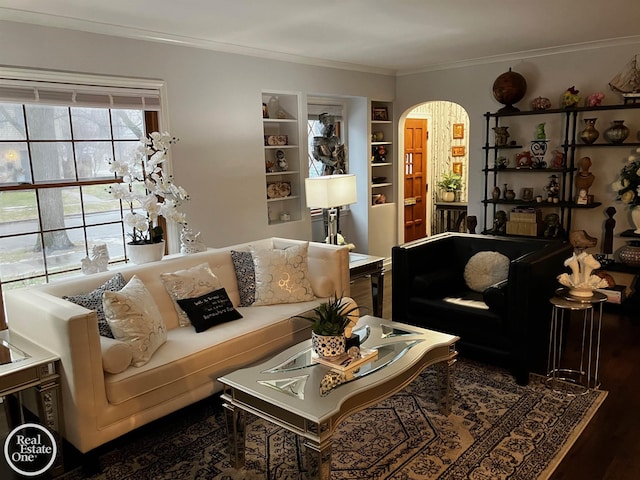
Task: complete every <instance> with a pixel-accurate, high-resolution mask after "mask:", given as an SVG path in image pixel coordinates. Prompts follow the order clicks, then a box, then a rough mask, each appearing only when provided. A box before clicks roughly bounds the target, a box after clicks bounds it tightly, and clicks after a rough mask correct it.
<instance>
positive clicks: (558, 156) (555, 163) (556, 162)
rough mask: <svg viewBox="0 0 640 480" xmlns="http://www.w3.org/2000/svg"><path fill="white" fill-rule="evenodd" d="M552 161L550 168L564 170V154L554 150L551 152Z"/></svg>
mask: <svg viewBox="0 0 640 480" xmlns="http://www.w3.org/2000/svg"><path fill="white" fill-rule="evenodd" d="M551 154H552V155H553V159H552V160H551V168H564V167H565V165H566V163H565V161H564V152H561V151H560V150H554V151H553V152H551Z"/></svg>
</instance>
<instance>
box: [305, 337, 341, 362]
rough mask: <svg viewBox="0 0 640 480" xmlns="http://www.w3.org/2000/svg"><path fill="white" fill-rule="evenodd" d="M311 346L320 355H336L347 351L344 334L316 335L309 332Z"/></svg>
mask: <svg viewBox="0 0 640 480" xmlns="http://www.w3.org/2000/svg"><path fill="white" fill-rule="evenodd" d="M311 348H312V349H313V351H314V352H315V353H316V355H318V356H320V357H337V356H339V355H342V354H343V353H345V352H346V351H347V341H346V339H345V337H344V335H318V334H317V333H315V332H311Z"/></svg>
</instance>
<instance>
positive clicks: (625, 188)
mask: <svg viewBox="0 0 640 480" xmlns="http://www.w3.org/2000/svg"><path fill="white" fill-rule="evenodd" d="M611 188H613V190H615V191H616V192H617V193H618V197H617V198H616V199H617V200H620V201H622V202H624V203H626V204H627V205H629V206H631V207H635V206H637V205H640V148H638V149H636V153H634V154H631V155H629V159H628V161H627V163H626V165H625V166H624V167H622V170H620V176H619V178H618V180H616V181H615V182H613V184H612V185H611Z"/></svg>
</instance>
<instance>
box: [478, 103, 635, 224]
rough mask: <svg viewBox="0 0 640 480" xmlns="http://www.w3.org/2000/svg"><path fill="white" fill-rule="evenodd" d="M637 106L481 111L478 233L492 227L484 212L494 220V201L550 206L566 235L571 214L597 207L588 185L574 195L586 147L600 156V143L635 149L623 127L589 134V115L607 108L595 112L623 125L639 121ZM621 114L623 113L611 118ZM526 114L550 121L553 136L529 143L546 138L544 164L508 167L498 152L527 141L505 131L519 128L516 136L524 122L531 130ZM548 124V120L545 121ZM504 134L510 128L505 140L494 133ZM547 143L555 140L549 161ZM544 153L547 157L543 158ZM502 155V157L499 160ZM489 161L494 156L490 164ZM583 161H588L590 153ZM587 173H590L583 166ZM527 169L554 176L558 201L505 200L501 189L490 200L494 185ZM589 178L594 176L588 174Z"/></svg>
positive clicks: (592, 121)
mask: <svg viewBox="0 0 640 480" xmlns="http://www.w3.org/2000/svg"><path fill="white" fill-rule="evenodd" d="M638 108H640V104H627V105H599V106H593V107H574V108H556V109H547V110H532V111H517V112H496V113H489V112H487V113H486V114H485V120H486V132H485V145H484V146H483V147H482V148H483V150H484V152H485V164H484V167H483V169H482V172H483V173H484V177H485V190H484V199H483V201H482V203H483V205H484V229H483V231H484V232H490V231H492V228H490V227H491V225H490V223H491V221H492V220H491V215H489V214H490V213H492V214H493V218H494V219H495V215H496V212H497V206H498V205H513V206H524V207H526V206H528V207H534V208H544V209H555V210H556V211H557V213H558V216H559V219H560V225H561V226H562V230H563V231H564V232H565V234H566V233H567V232H569V231H570V230H571V224H572V215H573V213H572V212H574V211H579V210H584V209H593V208H596V207H599V206H601V205H602V203H601V202H597V201H594V199H593V197H592V196H590V195H587V194H588V187H587V188H586V190H582V188H583V187H580V189H581V190H580V192H581V194H584V195H585V196H584V197H581V198H578V186H577V185H578V183H577V182H578V180H580V179H579V178H578V175H579V174H580V173H582V172H583V171H584V170H583V171H581V169H580V168H579V167H580V162H581V161H583V160H584V158H583V154H588V153H589V152H588V149H590V148H595V149H597V150H596V151H597V152H599V155H600V154H601V152H604V150H602V149H603V148H605V147H627V148H637V147H640V142H638V141H629V140H632V139H633V140H635V139H634V138H632V135H631V134H629V133H627V136H625V132H624V131H622V134H620V133H619V132H615V133H616V135H613V134H612V135H608V137H609V138H607V136H605V135H604V131H605V128H606V127H600V129H601V131H600V132H597V133H595V134H593V132H592V131H589V132H586V131H587V130H592V129H594V128H595V126H594V125H596V120H597V118H595V119H594V118H593V117H596V114H600V113H602V114H604V113H605V112H610V114H609V116H607V115H598V116H601V117H602V118H603V119H604V121H608V122H609V123H610V124H611V125H612V126H616V128H619V126H620V125H621V124H624V123H625V122H627V121H629V122H631V121H632V119H638V115H637V114H638V112H640V110H637V109H638ZM623 112H624V113H625V115H615V116H614V117H612V116H611V115H614V114H618V113H623ZM545 116H547V117H545ZM527 117H530V118H531V121H540V120H543V121H548V122H551V125H552V129H553V130H554V134H553V135H550V136H549V137H550V138H541V139H536V138H534V139H532V140H531V146H532V147H533V144H534V143H536V142H538V143H539V142H545V149H544V152H543V154H542V156H541V157H540V159H541V160H544V162H543V163H542V164H541V165H542V167H543V168H535V166H534V168H530V167H531V165H524V166H520V165H519V164H518V163H516V166H513V164H511V165H509V159H506V160H505V158H506V157H503V156H502V155H503V154H502V153H501V151H502V150H505V151H507V152H508V151H509V150H518V149H526V148H527V146H526V145H527V144H526V142H522V141H511V142H507V141H506V140H507V139H508V138H509V133H511V132H509V128H513V129H518V128H520V129H521V130H519V131H518V132H517V133H516V135H518V136H521V135H522V131H523V130H522V129H525V130H526V126H529V127H531V128H532V124H531V123H527V122H526V121H525V120H526V118H527ZM503 124H504V125H503ZM538 125H540V124H538ZM541 125H542V131H543V132H544V125H545V123H542V124H541ZM547 125H549V123H547ZM493 132H495V135H496V137H495V140H493V139H490V135H491V133H493ZM505 132H509V133H507V138H506V139H505V138H504V135H503V136H502V137H499V134H504V133H505ZM585 132H586V133H585ZM554 140H555V141H554ZM551 141H554V145H555V146H556V148H555V149H554V150H552V153H554V155H553V156H552V161H551V162H549V163H547V162H548V160H547V159H548V154H547V148H548V149H549V150H551V148H550V147H548V142H551ZM496 142H498V144H496ZM520 144H524V146H521V145H520ZM532 150H533V149H531V151H530V153H533V152H532ZM523 153H525V152H523ZM545 155H547V156H546V157H545ZM501 158H502V159H503V160H500V159H501ZM491 160H493V163H492V164H491ZM530 160H531V159H527V158H525V161H528V162H529V161H530ZM588 160H589V162H590V158H589V157H588ZM560 161H562V163H559V162H560ZM557 162H558V163H557ZM539 165H540V164H539ZM589 165H590V163H589ZM586 172H587V173H589V171H588V168H587V170H586ZM531 173H534V174H540V173H546V174H548V175H555V177H556V182H557V184H558V186H557V190H556V191H557V197H558V201H556V202H548V201H546V199H543V201H542V202H528V201H522V200H518V199H514V200H508V199H506V198H504V196H503V193H501V198H497V199H496V198H495V197H494V198H491V197H492V195H491V193H492V191H491V189H495V188H496V187H498V185H500V186H501V185H503V184H505V183H508V184H509V185H511V186H512V188H513V182H514V181H521V180H522V178H525V177H522V178H521V177H520V175H522V174H531ZM503 175H505V177H504V178H500V181H498V177H502V176H503ZM583 176H587V175H583ZM591 177H592V178H593V176H591ZM526 178H531V179H533V178H535V176H534V177H529V176H526ZM505 179H508V180H505ZM592 181H593V180H591V182H592ZM545 188H547V187H545ZM550 211H552V210H550Z"/></svg>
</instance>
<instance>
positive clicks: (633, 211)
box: [631, 205, 640, 233]
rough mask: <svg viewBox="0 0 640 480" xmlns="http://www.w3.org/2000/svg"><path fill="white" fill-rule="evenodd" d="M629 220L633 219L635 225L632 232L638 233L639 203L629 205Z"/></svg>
mask: <svg viewBox="0 0 640 480" xmlns="http://www.w3.org/2000/svg"><path fill="white" fill-rule="evenodd" d="M631 220H633V226H634V227H636V229H635V230H634V231H633V233H640V205H638V206H636V207H631Z"/></svg>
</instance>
